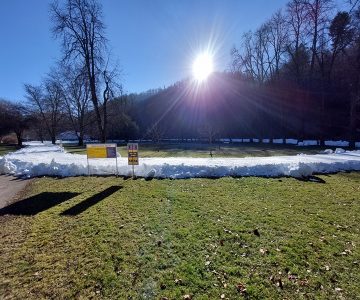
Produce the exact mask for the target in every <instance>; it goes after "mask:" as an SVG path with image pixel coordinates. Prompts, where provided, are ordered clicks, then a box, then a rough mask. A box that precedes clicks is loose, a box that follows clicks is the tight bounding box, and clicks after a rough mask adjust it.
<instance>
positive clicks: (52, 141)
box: [51, 135, 56, 145]
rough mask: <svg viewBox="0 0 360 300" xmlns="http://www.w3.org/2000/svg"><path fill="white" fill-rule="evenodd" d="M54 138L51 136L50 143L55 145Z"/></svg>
mask: <svg viewBox="0 0 360 300" xmlns="http://www.w3.org/2000/svg"><path fill="white" fill-rule="evenodd" d="M55 142H56V137H55V136H54V135H52V136H51V143H52V144H53V145H55Z"/></svg>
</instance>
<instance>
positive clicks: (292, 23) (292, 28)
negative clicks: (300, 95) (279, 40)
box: [286, 0, 307, 83]
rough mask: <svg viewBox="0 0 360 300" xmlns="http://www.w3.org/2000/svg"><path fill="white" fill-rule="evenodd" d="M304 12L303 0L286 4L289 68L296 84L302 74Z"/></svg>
mask: <svg viewBox="0 0 360 300" xmlns="http://www.w3.org/2000/svg"><path fill="white" fill-rule="evenodd" d="M306 16H307V14H306V10H305V5H304V2H303V0H292V1H291V2H289V3H288V4H287V9H286V18H287V25H288V35H289V43H288V45H287V53H288V54H289V56H290V58H291V60H290V64H289V65H290V66H293V68H294V70H293V71H294V75H295V78H296V81H297V83H299V82H300V81H301V78H302V77H303V73H304V62H305V63H306V61H305V60H304V57H305V56H304V53H305V51H306V50H305V46H306V42H305V29H306V24H307V23H306Z"/></svg>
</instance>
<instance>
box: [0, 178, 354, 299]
mask: <svg viewBox="0 0 360 300" xmlns="http://www.w3.org/2000/svg"><path fill="white" fill-rule="evenodd" d="M320 177H321V179H323V180H324V181H325V182H326V183H315V182H304V181H297V180H295V179H291V178H282V179H265V178H238V179H234V178H222V179H217V180H210V179H192V180H152V181H145V180H143V179H139V180H124V179H121V178H115V177H107V178H105V177H90V178H87V177H76V178H65V179H54V178H40V179H36V180H34V181H33V182H32V183H31V185H30V186H29V187H28V189H27V190H26V192H25V194H24V195H23V198H24V200H23V202H20V203H18V204H16V205H13V206H11V207H8V208H7V209H5V210H2V211H0V212H1V213H0V215H2V216H0V225H1V231H0V243H1V246H2V250H1V253H0V271H1V272H0V274H1V275H0V291H1V295H2V296H1V297H2V298H5V299H13V298H14V299H15V298H16V299H43V298H60V299H73V298H75V299H89V298H92V297H94V298H103V299H184V296H185V295H190V297H191V298H192V299H220V298H221V297H222V298H224V299H239V298H240V299H241V298H245V299H314V298H316V299H359V295H360V272H359V269H360V267H359V263H360V248H359V247H360V232H359V230H360V227H359V223H360V205H359V204H360V203H359V201H360V197H359V195H360V173H340V174H337V175H330V176H320ZM5 213H8V214H10V215H4V214H5ZM222 295H223V296H222ZM188 299H190V298H188Z"/></svg>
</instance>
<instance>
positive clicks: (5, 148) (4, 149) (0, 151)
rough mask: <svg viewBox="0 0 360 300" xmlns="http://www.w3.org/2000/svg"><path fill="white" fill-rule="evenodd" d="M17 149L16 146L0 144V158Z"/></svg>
mask: <svg viewBox="0 0 360 300" xmlns="http://www.w3.org/2000/svg"><path fill="white" fill-rule="evenodd" d="M18 149H19V147H18V146H17V145H8V144H0V156H3V155H5V154H8V153H9V152H13V151H16V150H18Z"/></svg>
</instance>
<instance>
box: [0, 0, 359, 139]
mask: <svg viewBox="0 0 360 300" xmlns="http://www.w3.org/2000/svg"><path fill="white" fill-rule="evenodd" d="M343 8H346V11H336V9H335V2H334V1H333V0H291V1H290V2H289V3H288V4H287V5H286V7H284V9H283V10H281V11H278V12H276V13H275V14H274V15H273V16H271V17H270V18H269V20H267V21H266V22H264V24H262V25H261V26H260V27H259V28H258V29H256V30H254V31H249V32H246V33H244V35H243V36H242V38H241V40H240V41H234V42H236V45H237V46H236V47H234V48H233V49H232V50H231V61H230V68H229V70H228V71H226V72H223V73H214V74H213V75H212V76H210V78H208V80H207V81H205V82H203V83H201V84H199V83H197V82H195V81H194V80H192V79H185V80H183V81H180V82H177V83H175V84H174V85H173V86H170V87H168V88H164V89H154V90H150V91H147V92H145V93H142V94H128V95H124V94H123V93H122V86H121V84H119V72H118V70H117V68H116V65H115V66H114V64H111V63H110V62H111V61H112V59H111V57H110V55H109V53H108V51H107V44H108V40H107V39H106V37H105V26H104V23H103V20H102V11H101V6H100V4H99V3H98V2H96V1H95V0H67V1H65V2H64V3H63V6H59V4H57V2H55V3H53V4H52V5H51V15H52V20H53V28H52V31H53V33H54V36H55V37H56V38H58V39H59V40H60V41H61V47H62V50H63V56H62V57H61V59H60V62H59V63H58V64H57V65H56V66H55V67H54V68H52V69H51V70H50V72H49V74H47V75H46V76H45V77H44V79H43V80H42V82H41V83H39V84H37V85H33V84H26V85H25V86H24V88H25V94H26V98H27V101H26V103H22V104H14V103H9V102H6V101H0V105H1V106H2V107H4V109H1V112H2V114H0V118H1V120H0V135H1V134H2V133H6V132H9V131H13V132H17V133H16V134H17V136H18V138H19V139H20V140H21V138H22V134H23V132H24V130H26V132H27V133H28V134H30V136H31V137H32V138H38V139H41V140H42V139H51V140H52V141H53V142H55V140H56V138H57V136H58V134H59V133H60V132H63V131H67V130H72V131H74V133H76V135H77V137H78V141H79V144H80V145H81V144H82V143H83V139H84V136H85V134H87V135H90V136H91V137H93V138H96V139H99V140H100V141H103V142H104V141H105V140H106V139H125V140H128V139H135V138H143V139H152V140H153V141H159V140H161V139H162V138H177V139H185V138H187V139H188V138H206V139H208V140H209V141H210V142H211V141H213V140H214V139H215V138H218V137H223V138H258V139H265V138H266V139H268V138H270V139H273V138H297V139H300V140H301V139H318V140H321V141H324V140H326V139H347V140H350V141H351V142H355V141H359V140H360V6H359V0H357V1H346V2H344V6H343ZM5 108H6V109H5ZM3 120H8V121H3ZM11 120H12V121H13V120H19V122H11ZM1 124H3V125H1ZM4 124H5V125H4ZM19 143H21V141H20V142H19Z"/></svg>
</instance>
